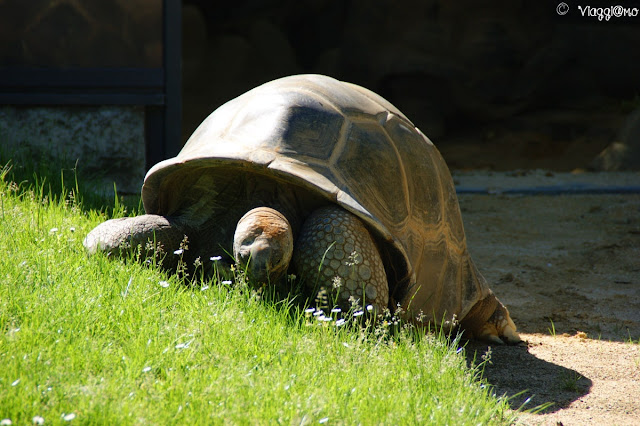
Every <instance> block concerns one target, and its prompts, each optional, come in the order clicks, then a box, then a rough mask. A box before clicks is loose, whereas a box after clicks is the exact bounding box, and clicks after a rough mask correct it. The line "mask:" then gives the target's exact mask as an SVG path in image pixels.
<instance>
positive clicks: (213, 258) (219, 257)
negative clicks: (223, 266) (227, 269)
mask: <svg viewBox="0 0 640 426" xmlns="http://www.w3.org/2000/svg"><path fill="white" fill-rule="evenodd" d="M209 259H211V261H212V262H217V261H218V260H222V256H211V257H210V258H209Z"/></svg>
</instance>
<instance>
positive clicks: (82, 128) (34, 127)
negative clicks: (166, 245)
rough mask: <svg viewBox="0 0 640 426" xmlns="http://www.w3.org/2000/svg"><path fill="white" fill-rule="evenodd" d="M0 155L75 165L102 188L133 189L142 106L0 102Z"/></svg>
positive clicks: (141, 152)
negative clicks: (45, 105)
mask: <svg viewBox="0 0 640 426" xmlns="http://www.w3.org/2000/svg"><path fill="white" fill-rule="evenodd" d="M0 146H1V147H2V151H3V157H5V156H6V157H7V158H10V159H13V161H14V162H15V161H35V162H45V163H46V164H50V165H55V167H56V168H62V169H73V168H77V171H78V174H79V176H81V177H85V178H87V179H89V178H92V179H93V178H95V179H96V183H97V184H98V187H99V188H100V189H101V190H104V191H110V190H112V189H113V182H114V181H115V183H116V186H117V190H118V192H126V193H138V192H139V191H140V188H141V186H142V181H143V179H144V174H145V172H146V170H145V142H144V109H143V108H142V107H122V106H117V107H116V106H99V107H88V106H81V107H80V106H72V107H70V106H65V107H36V106H33V107H17V106H0Z"/></svg>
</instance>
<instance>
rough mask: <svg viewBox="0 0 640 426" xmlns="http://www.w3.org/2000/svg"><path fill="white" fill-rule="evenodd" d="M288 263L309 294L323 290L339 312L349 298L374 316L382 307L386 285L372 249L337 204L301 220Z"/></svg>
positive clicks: (366, 236)
mask: <svg viewBox="0 0 640 426" xmlns="http://www.w3.org/2000/svg"><path fill="white" fill-rule="evenodd" d="M293 262H294V266H295V268H296V271H297V272H298V274H300V275H301V276H302V278H303V279H304V280H305V285H306V287H307V289H308V290H309V291H310V292H311V293H312V295H313V294H317V292H318V291H319V290H320V289H321V288H324V289H326V290H327V292H328V293H329V295H330V297H334V298H336V299H337V300H336V302H337V305H338V306H340V307H341V308H342V309H348V308H349V307H350V305H351V304H350V298H354V299H355V300H357V301H358V303H359V305H360V306H366V305H372V306H373V308H374V310H375V312H377V313H382V311H383V310H384V309H385V308H387V305H388V302H389V287H388V284H387V276H386V274H385V270H384V265H383V263H382V259H381V257H380V253H379V251H378V247H377V246H376V243H375V241H374V240H373V237H372V236H371V234H370V233H369V231H368V230H367V228H366V227H365V226H364V224H363V223H362V221H361V220H360V219H358V218H357V217H356V216H355V215H353V214H351V213H349V212H348V211H346V210H344V209H342V208H340V207H338V206H328V207H323V208H321V209H318V210H316V211H314V212H313V213H312V214H311V215H310V216H309V217H308V218H307V219H306V221H305V222H304V225H303V226H302V229H301V231H300V237H299V238H298V241H297V242H296V247H295V251H294V254H293ZM336 296H337V297H336ZM330 302H331V303H332V302H333V300H331V301H330Z"/></svg>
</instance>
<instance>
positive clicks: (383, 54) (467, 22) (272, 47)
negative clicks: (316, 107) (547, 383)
mask: <svg viewBox="0 0 640 426" xmlns="http://www.w3.org/2000/svg"><path fill="white" fill-rule="evenodd" d="M566 3H567V4H568V5H569V12H568V13H567V14H566V15H563V16H560V15H559V14H558V13H557V12H556V7H557V6H558V4H559V2H549V1H513V0H511V1H475V0H462V1H456V2H452V1H445V0H414V1H411V0H401V1H398V0H345V1H329V0H291V1H289V0H236V1H234V2H232V3H231V2H222V1H205V0H185V1H184V2H183V126H182V128H183V140H186V138H188V136H189V135H190V134H191V132H193V130H194V129H195V128H196V126H197V125H198V124H199V123H200V122H201V121H202V120H203V119H204V118H205V117H206V116H207V115H208V114H209V113H210V112H211V111H213V110H214V109H215V108H216V107H218V106H219V105H221V104H222V103H224V102H225V101H227V100H229V99H231V98H233V97H235V96H237V95H239V94H241V93H243V92H245V91H246V90H248V89H250V88H252V87H254V86H256V85H258V84H261V83H264V82H266V81H269V80H272V79H274V78H278V77H282V76H285V75H290V74H297V73H322V74H328V75H330V76H333V77H336V78H338V79H342V80H346V81H350V82H354V83H358V84H361V85H363V86H365V87H367V88H369V89H372V90H374V91H376V92H378V93H379V94H381V95H382V96H384V97H385V98H387V99H388V100H389V101H391V102H392V103H393V104H395V105H396V106H397V107H398V108H399V109H400V110H402V111H403V112H404V113H405V114H406V115H407V116H408V117H409V118H410V119H411V120H413V121H414V123H415V124H416V125H417V126H418V127H420V128H421V130H423V132H424V133H425V134H427V135H428V136H429V137H430V138H431V139H432V140H433V141H434V142H435V143H436V145H437V146H438V148H439V149H440V150H441V152H442V153H443V155H444V156H445V158H446V160H447V162H448V163H449V165H450V167H452V168H462V169H465V168H485V169H496V170H503V169H518V168H547V169H551V170H574V169H584V168H589V167H600V168H602V167H604V166H603V165H602V164H600V165H598V164H596V163H594V162H593V159H594V158H595V157H596V156H597V155H598V154H599V153H600V152H601V151H602V150H603V149H605V148H606V147H607V146H609V145H610V144H611V143H612V142H615V141H617V140H619V139H620V138H621V137H622V136H621V132H622V129H623V128H624V127H625V125H626V126H627V127H628V125H629V124H628V122H629V120H630V118H629V117H630V115H633V112H634V110H636V109H638V108H640V16H638V17H622V18H617V17H611V18H610V19H609V20H606V18H605V19H602V20H599V19H598V17H596V16H581V14H580V11H579V9H578V4H579V3H577V2H571V1H567V2H566ZM601 4H602V3H597V2H591V3H589V4H588V5H590V6H591V7H593V8H596V7H598V6H600V5H601ZM619 4H621V5H623V6H624V7H629V8H632V7H634V6H638V7H640V4H637V5H636V4H635V3H634V2H628V3H627V4H625V3H619ZM609 5H610V3H606V6H609ZM585 6H587V4H584V5H582V7H583V8H584V7H585ZM631 12H632V13H637V9H636V12H633V10H632V11H631ZM636 127H637V126H636Z"/></svg>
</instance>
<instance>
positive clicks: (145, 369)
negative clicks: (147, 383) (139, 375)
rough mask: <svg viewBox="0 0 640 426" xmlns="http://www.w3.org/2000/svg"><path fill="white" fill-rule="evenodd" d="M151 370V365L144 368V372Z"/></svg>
mask: <svg viewBox="0 0 640 426" xmlns="http://www.w3.org/2000/svg"><path fill="white" fill-rule="evenodd" d="M149 371H151V367H145V368H143V369H142V372H143V373H148V372H149Z"/></svg>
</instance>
